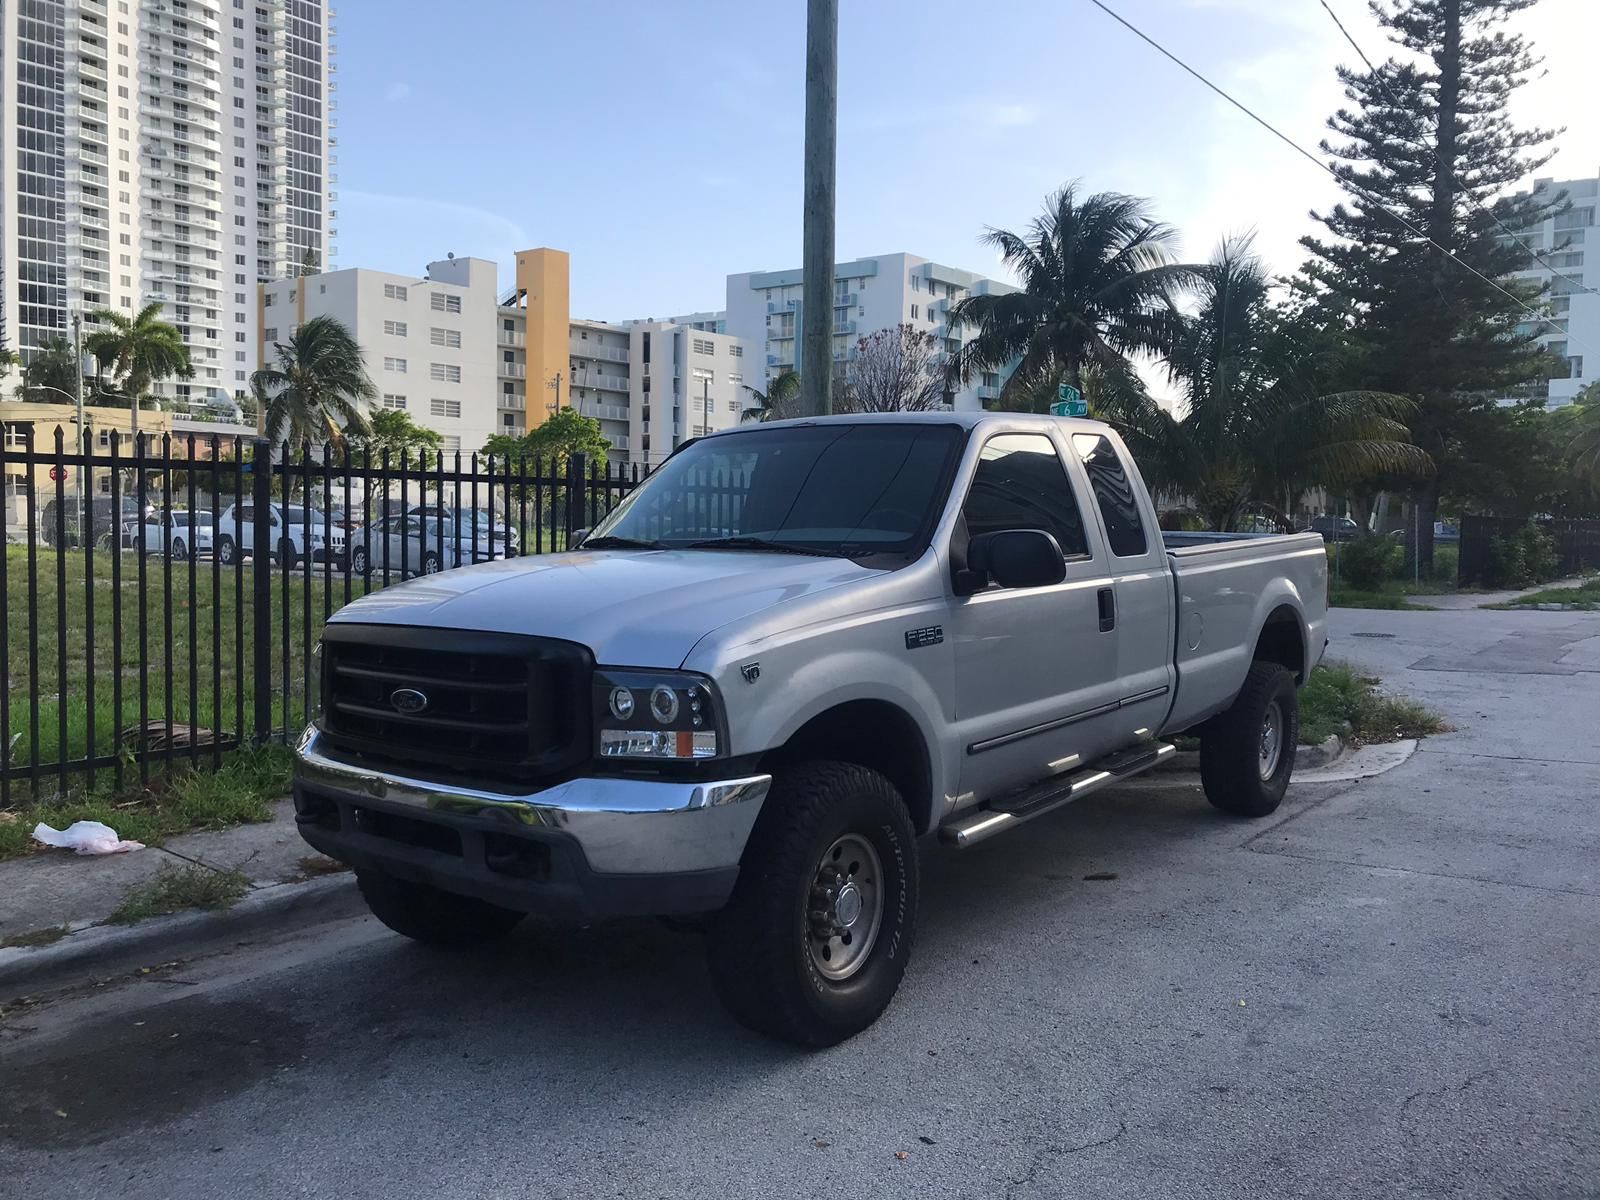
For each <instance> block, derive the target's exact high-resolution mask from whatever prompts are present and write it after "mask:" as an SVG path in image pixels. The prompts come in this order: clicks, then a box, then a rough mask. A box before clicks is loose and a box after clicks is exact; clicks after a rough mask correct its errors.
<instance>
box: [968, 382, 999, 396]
mask: <svg viewBox="0 0 1600 1200" xmlns="http://www.w3.org/2000/svg"><path fill="white" fill-rule="evenodd" d="M973 390H974V391H975V392H976V393H977V396H978V399H979V400H998V399H1000V388H999V387H998V385H995V384H988V383H980V384H979V385H978V386H977V387H976V388H974V389H973Z"/></svg>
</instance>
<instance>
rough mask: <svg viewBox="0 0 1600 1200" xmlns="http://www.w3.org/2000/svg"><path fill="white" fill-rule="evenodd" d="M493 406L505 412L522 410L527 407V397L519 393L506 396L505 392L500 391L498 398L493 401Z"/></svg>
mask: <svg viewBox="0 0 1600 1200" xmlns="http://www.w3.org/2000/svg"><path fill="white" fill-rule="evenodd" d="M495 407H497V408H500V409H503V410H505V411H506V412H524V411H526V410H527V407H528V402H527V397H525V396H523V395H522V394H520V393H513V394H511V395H509V396H508V395H507V394H506V393H504V392H501V393H500V397H499V399H498V400H496V401H495Z"/></svg>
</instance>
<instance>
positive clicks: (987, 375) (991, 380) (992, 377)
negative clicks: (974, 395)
mask: <svg viewBox="0 0 1600 1200" xmlns="http://www.w3.org/2000/svg"><path fill="white" fill-rule="evenodd" d="M978 382H979V383H980V384H982V385H983V386H984V387H986V388H997V387H999V386H1000V372H998V371H984V372H983V373H982V374H980V375H979V376H978Z"/></svg>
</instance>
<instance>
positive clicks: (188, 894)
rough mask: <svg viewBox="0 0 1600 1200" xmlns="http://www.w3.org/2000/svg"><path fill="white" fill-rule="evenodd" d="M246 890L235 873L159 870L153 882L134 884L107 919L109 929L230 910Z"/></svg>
mask: <svg viewBox="0 0 1600 1200" xmlns="http://www.w3.org/2000/svg"><path fill="white" fill-rule="evenodd" d="M249 890H250V881H249V880H248V879H246V878H245V877H244V876H243V875H242V874H240V873H239V872H238V871H213V870H211V869H210V868H209V867H200V866H194V865H192V864H191V865H187V866H182V867H174V866H171V865H166V866H163V867H162V868H161V869H160V870H159V871H157V872H156V874H155V878H153V879H148V880H146V881H145V882H144V883H141V884H137V885H135V886H134V887H132V888H130V889H129V890H128V894H127V895H126V896H124V897H123V898H122V904H121V905H119V906H118V908H117V911H116V912H114V913H112V914H111V916H110V917H108V918H107V921H108V923H110V924H112V925H131V924H133V923H134V922H135V921H143V920H144V919H145V918H146V917H160V916H165V915H166V914H168V913H175V912H180V911H182V910H183V909H186V908H203V909H208V910H213V911H214V910H217V909H224V908H232V907H233V906H234V905H235V904H237V903H238V902H239V901H240V899H242V898H243V896H244V894H245V892H247V891H249Z"/></svg>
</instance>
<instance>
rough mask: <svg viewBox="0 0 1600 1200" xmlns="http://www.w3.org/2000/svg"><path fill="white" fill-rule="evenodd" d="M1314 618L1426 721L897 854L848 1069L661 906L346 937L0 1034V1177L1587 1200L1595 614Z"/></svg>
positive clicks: (104, 1182)
mask: <svg viewBox="0 0 1600 1200" xmlns="http://www.w3.org/2000/svg"><path fill="white" fill-rule="evenodd" d="M1367 634H1371V635H1376V636H1370V637H1369V636H1356V635H1367ZM1333 636H1334V639H1335V652H1336V653H1337V654H1338V655H1339V656H1341V657H1344V658H1348V659H1352V660H1354V661H1356V662H1359V663H1362V664H1364V665H1368V666H1371V667H1373V668H1375V669H1378V670H1381V671H1383V672H1384V673H1385V674H1386V676H1387V677H1388V678H1389V679H1390V680H1391V681H1392V682H1393V683H1394V684H1396V685H1397V686H1399V687H1400V688H1402V689H1404V690H1406V691H1409V692H1411V693H1412V694H1413V695H1416V696H1419V697H1421V698H1424V699H1427V700H1428V701H1430V702H1431V703H1433V704H1435V705H1436V706H1438V707H1439V708H1441V709H1443V710H1444V711H1445V712H1446V714H1447V715H1448V716H1449V718H1450V720H1451V721H1452V722H1453V723H1454V724H1455V725H1456V727H1457V728H1456V732H1454V733H1451V734H1447V735H1443V736H1440V737H1438V738H1434V739H1430V740H1429V741H1427V742H1425V743H1424V745H1423V748H1422V750H1421V751H1420V752H1419V753H1417V754H1415V755H1414V756H1413V757H1412V758H1411V759H1410V760H1409V761H1407V762H1406V763H1405V764H1404V765H1403V766H1401V767H1399V768H1397V769H1396V770H1394V771H1391V772H1390V773H1388V774H1386V775H1383V776H1380V777H1377V778H1374V779H1370V780H1367V781H1364V782H1361V783H1358V784H1353V785H1324V786H1318V787H1312V786H1304V785H1302V786H1299V787H1296V788H1294V789H1292V790H1291V792H1290V796H1289V799H1288V801H1287V802H1286V804H1285V806H1284V808H1283V809H1282V810H1281V811H1280V812H1279V813H1278V814H1277V815H1276V816H1275V817H1274V818H1272V819H1270V820H1268V821H1267V822H1264V823H1254V824H1244V823H1238V822H1234V821H1229V820H1226V819H1223V818H1222V817H1220V816H1218V815H1217V814H1215V813H1214V812H1213V811H1212V810H1211V809H1210V808H1209V807H1208V806H1207V805H1206V804H1205V803H1204V801H1203V800H1202V799H1201V798H1200V797H1199V795H1198V794H1197V793H1196V791H1195V789H1194V788H1193V787H1192V786H1191V785H1189V784H1185V783H1177V782H1174V783H1163V782H1159V781H1158V782H1155V783H1146V784H1142V785H1139V786H1129V787H1126V788H1124V789H1122V790H1120V791H1116V792H1108V793H1102V794H1101V795H1100V796H1097V797H1094V798H1091V799H1089V800H1086V801H1084V802H1083V803H1082V804H1080V805H1078V806H1076V807H1075V808H1073V809H1071V810H1069V811H1067V812H1065V813H1064V814H1062V815H1060V816H1058V817H1053V818H1046V819H1044V820H1042V821H1040V822H1038V823H1036V824H1034V825H1031V826H1030V827H1029V833H1028V835H1027V836H1026V837H1023V838H1015V839H1004V838H1001V839H996V840H995V841H993V842H990V843H986V844H984V845H983V846H980V847H978V848H977V849H974V850H972V851H968V852H966V853H965V854H958V853H956V852H952V851H945V850H942V849H940V848H937V847H933V846H929V847H927V849H926V851H925V853H924V868H923V869H924V872H925V885H924V908H923V913H922V918H923V924H922V934H921V939H920V942H919V944H918V947H917V955H916V958H915V960H914V962H913V965H912V969H911V972H910V974H909V975H908V977H907V979H906V982H905V986H904V987H903V988H902V991H901V994H900V996H899V998H898V1000H897V1002H896V1003H895V1005H894V1006H893V1008H892V1009H891V1010H890V1011H889V1013H888V1014H887V1015H886V1017H885V1018H884V1019H883V1020H882V1021H881V1022H880V1023H879V1024H878V1025H877V1026H876V1027H874V1028H873V1029H871V1030H869V1031H868V1032H866V1033H865V1034H863V1035H861V1036H860V1037H858V1038H856V1039H854V1040H853V1041H851V1042H849V1043H847V1044H845V1045H843V1046H840V1047H837V1048H835V1049H833V1050H830V1051H827V1052H824V1053H821V1054H809V1055H808V1054H801V1053H797V1052H794V1051H792V1050H789V1049H786V1048H783V1047H778V1046H774V1045H772V1044H770V1043H768V1042H765V1041H763V1040H761V1039H759V1038H757V1037H754V1036H752V1035H749V1034H747V1033H745V1032H743V1031H742V1030H739V1029H737V1028H735V1027H733V1026H731V1025H730V1024H729V1023H728V1021H727V1020H726V1019H725V1018H724V1016H723V1015H722V1013H721V1012H720V1011H719V1009H718V1007H717V1005H716V1002H715V1000H714V999H713V997H712V995H711V992H710V988H709V986H708V984H707V982H706V977H705V972H704V969H703V966H702V964H701V959H700V947H699V944H698V940H697V939H696V938H695V937H694V936H693V935H686V934H679V933H672V932H669V931H667V930H665V929H661V928H658V927H657V926H655V925H653V924H630V925H621V926H613V927H607V928H597V929H593V930H589V931H586V932H582V933H578V934H556V933H553V932H549V931H543V930H539V929H528V930H526V931H525V932H523V933H522V934H520V935H519V936H518V937H517V938H516V939H515V940H514V941H513V942H512V943H511V944H509V945H508V946H505V947H502V948H499V949H497V950H495V951H492V952H488V953H483V954H475V955H469V956H465V957H459V956H449V955H444V954H439V953H434V952H429V951H425V950H422V949H420V948H417V947H414V946H410V945H407V944H405V943H403V942H402V941H400V940H399V939H397V938H394V937H391V936H388V935H387V934H385V933H384V932H382V931H381V930H380V929H378V928H376V927H375V925H374V924H373V923H372V922H370V921H353V922H348V923H344V924H340V925H331V926H328V927H326V928H325V930H324V932H323V933H322V934H321V935H320V936H319V937H317V938H316V939H314V940H311V941H303V942H298V943H279V944H274V943H271V942H267V943H261V944H256V945H253V946H247V947H242V948H240V949H239V950H238V951H236V952H234V953H232V954H229V955H224V956H220V957H217V958H213V959H210V960H207V961H205V962H202V963H198V964H194V965H191V966H188V967H182V968H178V969H174V970H168V971H156V972H153V973H152V975H151V976H150V977H147V978H142V979H141V980H140V981H138V982H135V983H132V984H129V985H126V986H123V987H120V988H114V989H100V990H96V991H94V992H93V993H92V994H90V995H87V996H85V997H83V998H80V999H76V1000H71V1001H67V1002H63V1003H60V1004H57V1005H55V1006H52V1007H49V1008H44V1009H32V1010H22V1011H20V1012H18V1013H15V1014H13V1015H12V1016H10V1017H8V1018H7V1019H6V1021H5V1023H4V1032H3V1033H0V1037H3V1038H4V1039H5V1040H4V1041H3V1042H0V1045H3V1047H4V1048H3V1052H0V1156H3V1157H4V1158H5V1160H6V1162H7V1167H8V1169H7V1173H6V1174H7V1183H6V1189H7V1194H8V1195H10V1196H16V1197H19V1198H21V1197H41V1198H42V1197H50V1198H51V1200H66V1198H68V1197H78V1196H97V1195H112V1194H115V1195H123V1196H150V1197H160V1198H162V1200H180V1198H186V1197H214V1196H288V1195H320V1194H333V1195H339V1196H341V1197H391V1196H449V1197H452V1198H455V1197H462V1198H465V1197H491V1196H493V1197H500V1196H528V1197H545V1196H550V1197H555V1196H561V1197H569V1196H619V1197H644V1196H649V1197H656V1196H667V1197H677V1196H691V1195H692V1196H697V1197H703V1196H709V1197H722V1196H729V1197H732V1196H738V1197H743V1196H790V1195H793V1196H812V1195H836V1196H859V1197H889V1196H905V1197H925V1196H972V1197H996V1196H1016V1197H1024V1196H1032V1197H1059V1196H1093V1197H1122V1196H1128V1197H1133V1196H1150V1195H1168V1196H1173V1197H1219V1198H1220V1197H1227V1198H1234V1197H1254V1196H1259V1197H1272V1198H1278V1197H1297V1196H1305V1197H1327V1196H1381V1197H1385V1198H1389V1197H1399V1196H1442V1195H1451V1196H1469V1197H1477V1196H1482V1197H1506V1196H1515V1197H1566V1196H1573V1197H1575V1196H1592V1195H1594V1194H1595V1193H1596V1188H1597V1186H1600V1184H1597V1181H1600V994H1597V988H1596V983H1595V981H1596V979H1600V936H1597V932H1596V931H1597V930H1600V868H1597V866H1596V864H1597V863H1600V816H1597V814H1596V812H1595V804H1596V800H1597V797H1600V745H1597V739H1596V736H1595V732H1596V722H1597V715H1596V714H1597V712H1600V616H1593V615H1581V614H1570V613H1560V614H1558V613H1537V612H1536V613H1501V612H1439V613H1424V612H1350V611H1340V612H1337V613H1336V614H1335V616H1334V619H1333ZM1108 874H1109V875H1114V878H1110V879H1103V878H1101V879H1090V878H1087V877H1090V876H1103V875H1108ZM897 1152H900V1153H903V1154H904V1155H905V1157H904V1158H903V1159H902V1158H900V1157H897Z"/></svg>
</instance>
